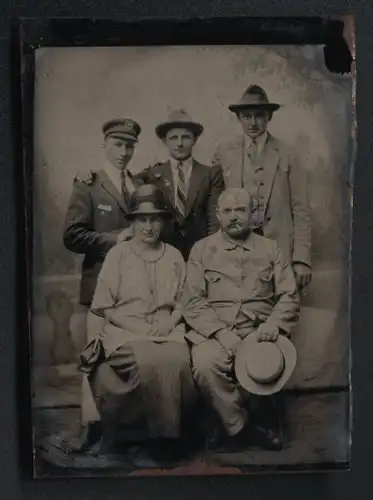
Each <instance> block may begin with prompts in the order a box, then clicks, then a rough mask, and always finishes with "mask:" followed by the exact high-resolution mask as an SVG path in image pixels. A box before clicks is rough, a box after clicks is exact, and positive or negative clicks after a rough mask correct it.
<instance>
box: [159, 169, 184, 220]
mask: <svg viewBox="0 0 373 500" xmlns="http://www.w3.org/2000/svg"><path fill="white" fill-rule="evenodd" d="M154 177H155V179H156V180H157V184H158V183H159V184H158V186H159V187H160V188H161V189H162V191H163V193H164V196H165V198H166V201H168V203H169V205H170V208H171V209H172V213H173V216H174V219H175V220H177V221H178V222H179V223H182V216H181V214H180V213H179V211H178V210H177V209H176V207H175V186H174V179H173V175H172V170H171V163H170V161H167V162H166V163H162V164H161V165H160V166H159V168H158V171H156V172H155V173H154Z"/></svg>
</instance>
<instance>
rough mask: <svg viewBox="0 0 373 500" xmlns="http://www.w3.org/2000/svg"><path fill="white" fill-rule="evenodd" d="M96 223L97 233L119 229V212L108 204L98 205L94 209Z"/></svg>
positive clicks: (100, 203) (101, 203)
mask: <svg viewBox="0 0 373 500" xmlns="http://www.w3.org/2000/svg"><path fill="white" fill-rule="evenodd" d="M105 201H106V200H105ZM94 223H95V229H96V230H97V231H102V232H106V231H111V230H113V229H117V226H118V210H117V209H116V207H114V206H113V205H112V204H109V203H107V202H99V203H97V204H96V206H95V208H94Z"/></svg>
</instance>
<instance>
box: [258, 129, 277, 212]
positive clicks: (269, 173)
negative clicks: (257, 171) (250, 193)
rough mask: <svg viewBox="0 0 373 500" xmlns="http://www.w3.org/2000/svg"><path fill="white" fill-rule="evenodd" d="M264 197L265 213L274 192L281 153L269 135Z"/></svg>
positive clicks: (265, 159)
mask: <svg viewBox="0 0 373 500" xmlns="http://www.w3.org/2000/svg"><path fill="white" fill-rule="evenodd" d="M262 155H263V160H262V161H263V168H264V170H263V180H264V188H263V196H264V211H265V210H266V209H267V205H268V200H269V197H270V195H271V192H272V187H273V181H274V179H275V174H276V171H277V168H278V165H279V158H280V157H279V152H278V147H277V145H276V141H275V140H274V139H273V137H272V136H271V135H269V134H268V139H267V142H266V144H265V146H264V149H263V152H262Z"/></svg>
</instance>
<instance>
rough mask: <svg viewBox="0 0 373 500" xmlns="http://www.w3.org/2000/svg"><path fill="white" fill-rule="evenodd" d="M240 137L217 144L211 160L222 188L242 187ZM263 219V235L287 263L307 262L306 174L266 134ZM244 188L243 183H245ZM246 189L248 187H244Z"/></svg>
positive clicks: (282, 146)
mask: <svg viewBox="0 0 373 500" xmlns="http://www.w3.org/2000/svg"><path fill="white" fill-rule="evenodd" d="M244 155H245V150H244V136H243V135H240V136H237V137H235V138H233V139H232V140H230V141H227V142H225V143H222V144H220V145H219V147H218V149H217V151H216V153H215V156H214V160H213V164H214V165H220V166H221V168H222V170H223V174H224V180H225V185H226V188H230V187H243V169H244ZM261 158H262V161H263V167H264V206H265V218H264V224H263V235H264V236H266V237H267V238H271V239H274V240H276V241H277V243H278V245H279V246H280V248H281V250H282V252H283V254H284V256H285V258H286V259H288V260H289V261H290V262H293V263H294V262H301V263H304V264H306V265H308V266H310V265H311V217H310V208H309V193H308V190H309V189H308V179H307V173H306V172H305V171H304V170H303V169H302V168H300V167H299V161H298V160H297V155H296V154H295V152H294V151H291V150H290V149H289V147H288V146H287V145H285V144H284V143H283V142H282V141H279V140H277V139H275V138H274V137H273V136H271V135H270V134H268V138H267V141H266V144H265V146H264V149H263V152H262V156H261ZM245 187H247V186H245ZM248 188H249V191H250V186H249V187H248Z"/></svg>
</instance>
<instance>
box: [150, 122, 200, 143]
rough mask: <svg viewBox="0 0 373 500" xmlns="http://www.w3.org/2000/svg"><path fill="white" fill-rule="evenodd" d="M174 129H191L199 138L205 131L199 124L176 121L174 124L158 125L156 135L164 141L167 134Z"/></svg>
mask: <svg viewBox="0 0 373 500" xmlns="http://www.w3.org/2000/svg"><path fill="white" fill-rule="evenodd" d="M172 128H186V129H190V130H192V131H193V132H194V133H195V134H196V136H197V137H199V136H200V135H201V134H202V132H203V130H204V127H203V125H201V124H200V123H197V122H183V121H174V122H167V123H161V124H159V125H157V127H156V128H155V133H156V134H157V136H158V137H159V138H160V139H163V138H164V137H165V135H166V134H167V132H168V131H169V130H171V129H172Z"/></svg>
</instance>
